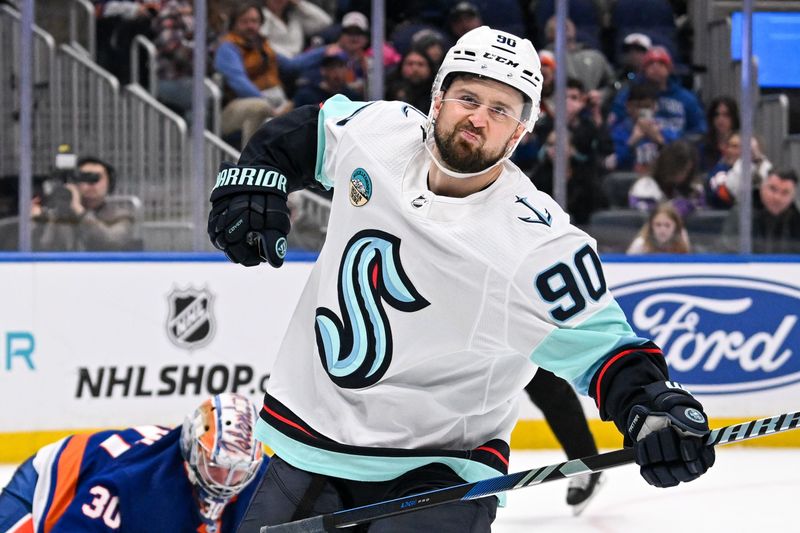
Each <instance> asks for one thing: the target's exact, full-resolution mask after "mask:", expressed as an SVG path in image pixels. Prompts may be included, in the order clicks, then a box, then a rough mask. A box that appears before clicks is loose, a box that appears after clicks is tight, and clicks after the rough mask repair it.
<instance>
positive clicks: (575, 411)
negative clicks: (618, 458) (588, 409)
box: [525, 368, 597, 459]
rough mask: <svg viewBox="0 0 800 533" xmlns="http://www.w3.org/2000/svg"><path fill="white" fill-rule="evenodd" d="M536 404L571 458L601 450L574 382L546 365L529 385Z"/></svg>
mask: <svg viewBox="0 0 800 533" xmlns="http://www.w3.org/2000/svg"><path fill="white" fill-rule="evenodd" d="M525 391H526V392H527V393H528V396H529V397H530V399H531V401H532V402H533V404H534V405H535V406H536V407H538V408H539V409H540V410H541V411H542V413H543V414H544V418H545V420H547V423H548V424H549V425H550V429H552V430H553V433H554V434H555V436H556V438H557V439H558V442H559V443H561V447H562V448H564V452H565V453H566V454H567V458H568V459H578V458H580V457H586V456H587V455H595V454H596V453H597V445H596V444H595V442H594V437H593V436H592V433H591V431H589V424H588V423H587V422H586V416H585V415H584V413H583V408H582V407H581V402H580V401H579V400H578V396H577V394H576V393H575V390H574V389H573V388H572V386H571V385H570V384H569V383H567V382H566V381H564V380H563V379H561V378H560V377H558V376H556V375H555V374H553V373H552V372H548V371H547V370H545V369H544V368H540V369H539V370H537V371H536V375H534V376H533V379H532V380H531V381H530V383H528V385H527V386H526V387H525Z"/></svg>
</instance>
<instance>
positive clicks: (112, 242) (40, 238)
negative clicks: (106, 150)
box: [31, 157, 136, 251]
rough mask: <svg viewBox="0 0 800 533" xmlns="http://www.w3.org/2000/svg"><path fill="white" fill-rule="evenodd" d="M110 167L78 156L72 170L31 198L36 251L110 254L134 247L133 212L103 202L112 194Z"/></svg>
mask: <svg viewBox="0 0 800 533" xmlns="http://www.w3.org/2000/svg"><path fill="white" fill-rule="evenodd" d="M115 181H116V176H115V172H114V168H113V167H112V166H111V165H110V164H109V163H107V162H105V161H103V160H101V159H98V158H96V157H83V158H81V159H79V160H78V163H77V165H76V167H75V169H73V170H71V171H69V170H68V171H66V172H64V171H62V172H61V173H60V175H59V176H57V177H55V178H54V179H51V180H48V181H47V182H45V184H44V185H43V187H42V189H43V191H42V194H41V195H40V196H37V197H36V198H34V199H33V204H32V207H31V218H32V219H33V222H34V224H33V236H32V243H33V247H34V249H36V250H48V251H113V250H130V249H133V248H134V247H135V242H136V241H135V239H134V220H135V216H134V212H133V210H132V209H131V208H129V207H124V206H121V205H116V204H111V203H109V202H108V201H107V199H108V195H109V193H111V192H113V191H114V185H115Z"/></svg>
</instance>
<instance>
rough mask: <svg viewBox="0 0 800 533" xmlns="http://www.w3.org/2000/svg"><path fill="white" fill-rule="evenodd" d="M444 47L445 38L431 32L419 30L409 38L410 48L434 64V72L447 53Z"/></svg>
mask: <svg viewBox="0 0 800 533" xmlns="http://www.w3.org/2000/svg"><path fill="white" fill-rule="evenodd" d="M444 46H445V37H444V36H443V35H442V34H441V33H439V32H437V31H433V30H420V31H418V32H417V33H415V34H414V36H413V37H412V38H411V47H412V48H414V49H416V50H419V51H420V52H422V53H423V54H425V55H426V56H428V58H430V60H431V61H432V62H433V64H434V68H433V71H434V72H436V71H437V70H439V65H440V64H441V63H442V59H444V54H445V52H447V50H446V49H445V47H444Z"/></svg>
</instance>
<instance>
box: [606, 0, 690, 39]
mask: <svg viewBox="0 0 800 533" xmlns="http://www.w3.org/2000/svg"><path fill="white" fill-rule="evenodd" d="M611 25H612V27H613V28H616V29H617V31H620V29H622V28H630V27H633V26H638V27H640V28H651V27H654V26H672V27H674V26H675V13H674V12H673V11H672V6H671V5H670V3H669V1H668V0H647V1H645V2H643V1H642V0H617V1H616V3H615V4H614V7H613V8H611ZM628 33H629V32H628Z"/></svg>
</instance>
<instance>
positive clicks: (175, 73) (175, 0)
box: [153, 0, 194, 120]
mask: <svg viewBox="0 0 800 533" xmlns="http://www.w3.org/2000/svg"><path fill="white" fill-rule="evenodd" d="M153 33H154V35H155V45H156V48H157V49H158V90H157V93H156V94H157V96H158V99H159V100H161V101H162V102H163V103H164V104H166V105H167V106H169V107H171V108H172V109H174V110H175V111H177V112H178V113H180V114H181V115H183V117H184V118H186V119H187V120H188V119H189V118H190V115H189V111H190V110H191V108H192V70H193V54H194V51H193V45H192V41H193V39H194V7H193V4H192V1H191V0H167V1H166V2H165V3H164V4H163V6H162V7H161V10H160V11H159V13H158V16H157V17H156V18H155V19H154V21H153Z"/></svg>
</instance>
